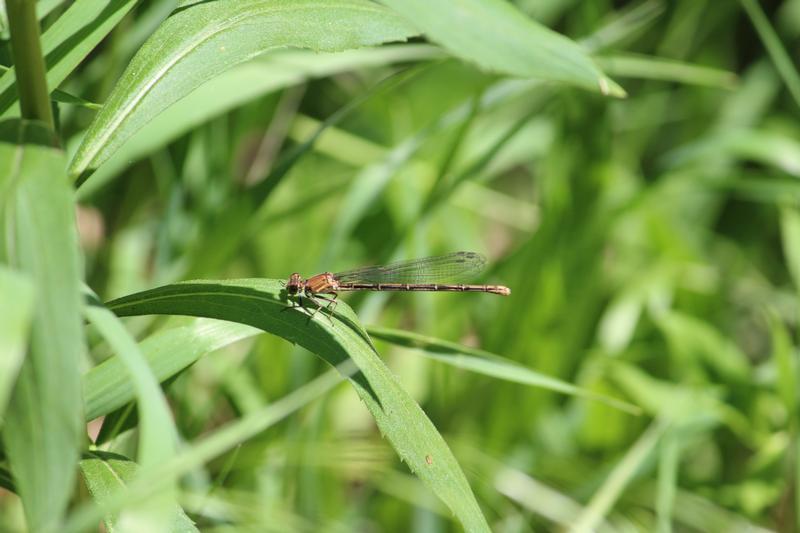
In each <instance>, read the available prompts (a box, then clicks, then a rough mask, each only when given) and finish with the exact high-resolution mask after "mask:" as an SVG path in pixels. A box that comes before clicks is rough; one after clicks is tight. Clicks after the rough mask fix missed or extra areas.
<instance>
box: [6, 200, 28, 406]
mask: <svg viewBox="0 0 800 533" xmlns="http://www.w3.org/2000/svg"><path fill="white" fill-rule="evenodd" d="M0 212H2V206H0ZM34 294H35V290H34V286H33V283H32V282H31V279H30V277H29V276H26V275H24V274H20V273H19V272H14V271H13V270H10V269H8V268H5V267H3V266H0V314H1V315H2V316H3V319H2V320H0V354H3V355H2V357H0V420H2V419H3V413H5V410H6V405H7V403H8V399H9V397H10V396H11V389H12V386H13V384H14V381H16V379H17V373H18V372H19V369H20V366H22V361H23V359H24V358H25V352H26V351H27V345H28V334H29V333H30V329H31V320H32V319H33V301H34Z"/></svg>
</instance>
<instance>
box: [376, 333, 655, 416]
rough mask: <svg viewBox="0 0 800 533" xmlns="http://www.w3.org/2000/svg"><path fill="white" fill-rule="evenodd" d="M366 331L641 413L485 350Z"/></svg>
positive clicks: (463, 364)
mask: <svg viewBox="0 0 800 533" xmlns="http://www.w3.org/2000/svg"><path fill="white" fill-rule="evenodd" d="M367 332H368V333H369V334H370V336H372V337H374V338H376V339H382V340H385V341H387V342H390V343H392V344H396V345H398V346H407V347H409V348H415V349H417V350H420V351H421V353H422V354H423V355H425V357H428V358H430V359H434V360H436V361H440V362H442V363H444V364H446V365H449V366H453V367H456V368H463V369H464V370H469V371H470V372H475V373H478V374H483V375H485V376H490V377H493V378H497V379H502V380H504V381H510V382H512V383H519V384H522V385H529V386H531V387H539V388H543V389H547V390H551V391H553V392H560V393H562V394H568V395H570V396H577V397H580V398H585V399H587V400H593V401H597V402H602V403H604V404H606V405H609V406H611V407H614V408H616V409H620V410H622V411H625V412H628V413H631V414H640V413H641V409H639V408H638V407H636V406H635V405H632V404H630V403H628V402H625V401H622V400H618V399H616V398H611V397H609V396H605V395H602V394H597V393H594V392H592V391H590V390H586V389H583V388H581V387H576V386H575V385H572V384H571V383H567V382H566V381H562V380H560V379H556V378H554V377H551V376H547V375H544V374H541V373H539V372H536V371H534V370H531V369H529V368H527V367H524V366H522V365H520V364H518V363H515V362H514V361H510V360H508V359H505V358H503V357H500V356H498V355H495V354H493V353H490V352H487V351H485V350H480V349H478V348H470V347H468V346H462V345H460V344H457V343H455V342H450V341H446V340H442V339H436V338H433V337H427V336H424V335H418V334H416V333H411V332H408V331H403V330H398V329H390V328H380V327H375V326H369V327H367Z"/></svg>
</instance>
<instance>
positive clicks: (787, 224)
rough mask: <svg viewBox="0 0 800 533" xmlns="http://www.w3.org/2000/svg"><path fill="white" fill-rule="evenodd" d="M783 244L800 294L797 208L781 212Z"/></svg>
mask: <svg viewBox="0 0 800 533" xmlns="http://www.w3.org/2000/svg"><path fill="white" fill-rule="evenodd" d="M781 242H782V244H783V255H784V257H785V258H786V267H787V269H788V270H789V274H790V275H791V277H792V281H793V282H794V288H795V291H796V292H797V294H800V210H798V209H797V208H796V207H789V206H787V207H784V208H783V209H782V210H781Z"/></svg>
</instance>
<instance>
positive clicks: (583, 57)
mask: <svg viewBox="0 0 800 533" xmlns="http://www.w3.org/2000/svg"><path fill="white" fill-rule="evenodd" d="M381 2H382V3H383V4H386V5H387V6H389V7H391V8H392V9H394V10H395V11H397V12H398V13H401V14H402V15H403V16H405V17H406V18H407V19H408V20H409V21H412V22H413V23H414V25H415V26H416V27H418V28H419V29H421V30H422V32H423V33H424V34H425V36H426V37H427V38H428V39H430V40H431V41H433V42H435V43H437V44H440V45H441V46H443V47H444V48H446V49H447V50H448V51H450V53H452V54H453V55H455V56H457V57H459V58H461V59H463V60H465V61H470V62H472V63H476V64H477V65H478V66H480V67H481V68H483V69H485V70H488V71H492V72H500V73H503V74H508V75H510V76H515V77H521V78H537V79H540V80H546V81H556V82H563V83H569V84H572V85H577V86H579V87H584V88H586V89H590V90H593V91H599V92H601V93H602V94H610V95H613V96H624V95H625V91H624V90H623V89H622V88H621V87H620V86H619V85H617V84H616V83H614V82H613V81H612V80H610V79H609V78H607V77H606V76H605V75H604V74H603V73H602V72H601V71H600V69H598V68H597V66H596V65H595V64H594V63H593V62H592V59H591V58H590V57H589V56H588V55H587V53H586V52H585V51H584V49H583V48H582V47H581V46H580V45H578V44H577V43H575V42H574V41H571V40H570V39H568V38H567V37H564V36H563V35H560V34H558V33H556V32H554V31H552V30H550V29H549V28H546V27H545V26H542V25H541V24H539V23H537V22H536V21H534V20H532V19H530V18H529V17H527V16H526V15H525V14H524V13H522V12H521V11H519V9H518V8H517V7H516V6H514V4H512V3H511V2H506V1H505V0H456V1H453V0H381Z"/></svg>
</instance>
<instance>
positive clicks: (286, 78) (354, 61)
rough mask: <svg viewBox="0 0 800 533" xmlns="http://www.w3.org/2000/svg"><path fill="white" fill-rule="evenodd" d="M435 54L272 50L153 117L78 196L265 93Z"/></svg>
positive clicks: (422, 49)
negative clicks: (181, 136) (178, 138)
mask: <svg viewBox="0 0 800 533" xmlns="http://www.w3.org/2000/svg"><path fill="white" fill-rule="evenodd" d="M437 55H440V52H439V51H438V49H437V48H434V47H432V46H427V45H403V46H400V45H387V46H382V47H379V48H364V49H359V50H347V51H344V52H338V53H315V52H309V51H305V50H277V51H275V52H270V53H268V54H265V55H264V56H262V57H258V58H256V59H254V60H252V61H248V62H246V63H243V64H241V65H238V66H235V67H233V68H232V69H230V70H227V71H225V72H223V73H221V74H220V75H219V76H217V77H215V78H212V79H211V80H209V81H208V82H206V83H204V84H203V85H201V86H200V87H198V88H197V89H196V90H194V91H192V92H191V93H189V94H188V95H187V96H186V97H185V98H183V99H181V100H179V101H177V102H176V103H175V104H174V105H172V106H171V107H169V108H167V109H165V110H164V111H163V112H161V113H160V114H158V115H157V116H155V117H154V118H153V119H152V121H151V122H149V123H147V124H146V125H144V126H143V127H142V129H141V130H139V131H138V132H136V133H134V134H133V135H132V136H131V137H130V138H129V139H128V140H127V141H126V142H125V143H124V144H123V145H122V146H121V147H120V148H119V150H117V151H116V152H115V153H114V154H113V155H111V157H110V158H109V159H108V160H107V161H106V162H105V163H104V164H102V165H101V166H100V167H99V168H98V169H97V171H96V172H95V173H94V174H93V175H92V176H91V178H89V179H88V180H87V181H85V182H84V183H82V184H81V186H80V188H79V197H80V198H86V197H88V196H90V195H91V194H92V193H94V192H96V191H97V189H98V188H100V187H101V186H102V185H104V184H105V183H107V182H108V181H110V180H111V179H112V178H113V177H115V176H116V175H117V174H118V173H120V172H121V171H122V170H123V169H124V168H125V167H127V166H128V165H130V164H131V162H135V161H137V160H138V159H140V158H142V157H144V156H146V155H147V154H149V153H152V152H153V151H155V150H157V149H158V148H162V147H164V146H166V145H167V144H168V143H170V142H172V141H173V140H175V139H176V138H177V137H179V136H180V135H183V134H185V133H186V132H187V131H190V130H191V129H192V128H194V127H197V126H199V125H200V124H202V123H204V122H206V121H208V120H210V119H211V118H213V117H215V116H218V115H220V114H222V113H225V112H226V111H230V110H231V109H234V108H236V107H238V106H241V105H243V104H245V103H246V102H249V101H251V100H253V99H255V98H258V97H261V96H264V95H265V94H269V93H271V92H274V91H278V90H280V89H283V88H285V87H289V86H292V85H296V84H299V83H302V82H303V81H305V80H307V79H310V78H316V77H325V76H331V75H335V74H339V73H342V72H347V71H350V70H356V69H361V68H368V67H377V66H380V65H385V64H390V63H393V62H405V61H413V60H422V59H429V58H432V57H435V56H437Z"/></svg>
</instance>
